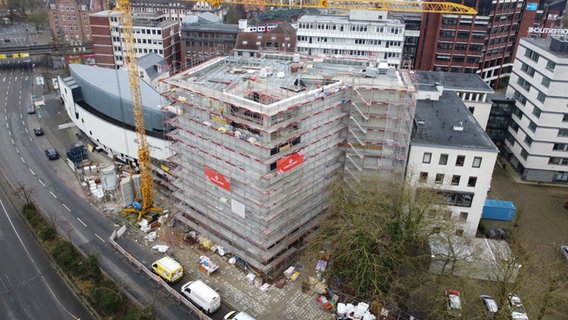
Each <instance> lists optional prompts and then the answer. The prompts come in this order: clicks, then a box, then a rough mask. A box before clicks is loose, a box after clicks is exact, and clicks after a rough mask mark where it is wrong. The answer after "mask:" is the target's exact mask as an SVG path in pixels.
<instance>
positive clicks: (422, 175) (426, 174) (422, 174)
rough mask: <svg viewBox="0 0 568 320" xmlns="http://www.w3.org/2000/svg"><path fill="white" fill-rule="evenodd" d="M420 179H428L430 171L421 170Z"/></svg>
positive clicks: (422, 180) (421, 180) (424, 180)
mask: <svg viewBox="0 0 568 320" xmlns="http://www.w3.org/2000/svg"><path fill="white" fill-rule="evenodd" d="M418 181H420V182H426V181H428V172H420V178H419V180H418Z"/></svg>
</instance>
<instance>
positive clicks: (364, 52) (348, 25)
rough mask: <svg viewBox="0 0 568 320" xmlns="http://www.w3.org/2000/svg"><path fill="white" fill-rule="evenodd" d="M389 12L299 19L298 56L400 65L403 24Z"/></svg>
mask: <svg viewBox="0 0 568 320" xmlns="http://www.w3.org/2000/svg"><path fill="white" fill-rule="evenodd" d="M387 16H388V13H387V11H365V10H351V11H350V12H349V16H315V15H304V16H302V17H300V19H298V31H297V33H296V36H297V39H298V42H297V44H296V52H297V53H300V54H307V55H313V56H327V57H341V58H358V59H362V58H367V59H369V61H370V62H371V64H373V63H376V62H377V61H385V62H387V63H388V65H389V67H393V68H398V67H399V66H400V64H401V59H402V49H403V46H404V23H403V22H402V21H400V20H399V19H388V18H387Z"/></svg>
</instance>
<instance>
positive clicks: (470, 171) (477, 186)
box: [407, 145, 497, 237]
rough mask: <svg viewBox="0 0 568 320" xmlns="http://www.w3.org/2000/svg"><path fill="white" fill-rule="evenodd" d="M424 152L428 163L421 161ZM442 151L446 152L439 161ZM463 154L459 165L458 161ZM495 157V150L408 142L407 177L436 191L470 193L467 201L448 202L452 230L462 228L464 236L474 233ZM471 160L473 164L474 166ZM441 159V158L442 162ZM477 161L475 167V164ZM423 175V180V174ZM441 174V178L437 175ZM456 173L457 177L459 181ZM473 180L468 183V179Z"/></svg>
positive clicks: (420, 185)
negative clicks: (443, 159)
mask: <svg viewBox="0 0 568 320" xmlns="http://www.w3.org/2000/svg"><path fill="white" fill-rule="evenodd" d="M425 154H430V155H431V156H430V163H425V161H424V160H425ZM442 155H446V156H447V162H446V164H445V165H444V164H441V162H440V160H441V158H442ZM458 157H460V158H459V159H461V157H463V159H464V162H463V165H460V163H461V162H459V161H458ZM496 159H497V152H488V151H484V150H466V149H460V148H455V149H452V148H445V147H444V148H443V147H438V146H435V145H431V146H425V145H412V146H411V148H410V155H409V158H408V169H407V181H408V182H409V183H410V184H411V185H412V186H415V187H418V188H420V187H423V188H433V189H435V190H439V191H442V192H444V191H447V192H456V193H459V194H463V196H464V197H467V196H470V195H471V199H470V200H471V201H470V202H469V201H467V199H466V201H455V202H453V203H454V205H449V209H450V210H451V211H452V216H451V219H450V220H451V221H452V225H454V226H455V228H456V231H458V232H459V231H460V230H463V235H464V236H470V237H474V236H475V233H476V231H477V226H478V225H479V220H480V219H481V213H482V211H483V205H484V204H485V200H486V199H487V192H488V191H489V188H490V187H491V177H492V174H493V168H494V166H495V161H496ZM474 162H475V166H474ZM442 163H443V162H442ZM478 163H479V167H477V164H478ZM425 174H427V179H426V180H424V175H425ZM440 175H443V179H439V178H440ZM456 177H459V181H458V182H457V183H456V180H458V179H457V178H456ZM473 179H475V183H474V184H473V185H472V181H473Z"/></svg>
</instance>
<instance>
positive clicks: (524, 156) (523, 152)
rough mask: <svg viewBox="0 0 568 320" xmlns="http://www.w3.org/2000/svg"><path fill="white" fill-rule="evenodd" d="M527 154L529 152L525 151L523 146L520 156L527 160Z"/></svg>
mask: <svg viewBox="0 0 568 320" xmlns="http://www.w3.org/2000/svg"><path fill="white" fill-rule="evenodd" d="M528 156H529V153H528V152H527V150H525V149H524V148H523V149H522V150H521V157H523V159H525V160H527V158H528Z"/></svg>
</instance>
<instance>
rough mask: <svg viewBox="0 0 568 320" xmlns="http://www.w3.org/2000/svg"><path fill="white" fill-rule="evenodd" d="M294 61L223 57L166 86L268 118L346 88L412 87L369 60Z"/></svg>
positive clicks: (277, 57) (273, 57) (278, 57)
mask: <svg viewBox="0 0 568 320" xmlns="http://www.w3.org/2000/svg"><path fill="white" fill-rule="evenodd" d="M296 58H297V56H296ZM293 59H294V56H293V55H265V56H264V57H263V58H248V59H247V58H244V57H220V58H215V59H212V60H210V61H208V62H206V63H204V64H201V65H199V66H197V67H195V68H192V69H189V70H187V71H185V72H183V73H180V74H178V75H176V76H174V77H171V78H168V79H167V80H165V82H166V83H168V84H171V85H173V86H175V87H178V88H182V89H187V90H189V91H193V92H200V93H202V94H204V95H207V96H209V97H218V98H219V99H221V100H226V99H234V100H233V101H234V102H235V103H240V104H245V105H247V107H250V108H251V110H252V109H259V110H260V111H261V112H267V113H272V112H273V111H274V109H279V108H281V107H282V105H283V104H286V105H290V104H298V103H301V102H302V99H305V98H307V97H312V96H313V95H317V94H326V93H327V92H332V91H334V90H337V89H338V88H339V87H344V86H354V87H373V88H385V89H386V88H388V89H401V90H404V89H407V87H408V85H407V84H405V83H404V81H403V80H402V78H401V76H400V74H399V73H398V72H396V71H395V70H393V69H388V70H387V69H384V70H381V71H379V69H378V68H368V67H366V63H367V61H366V60H348V59H344V60H332V59H318V58H312V59H304V58H302V59H301V61H299V59H297V61H298V62H293ZM180 95H183V93H180ZM219 95H223V97H219ZM292 100H293V101H292Z"/></svg>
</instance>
